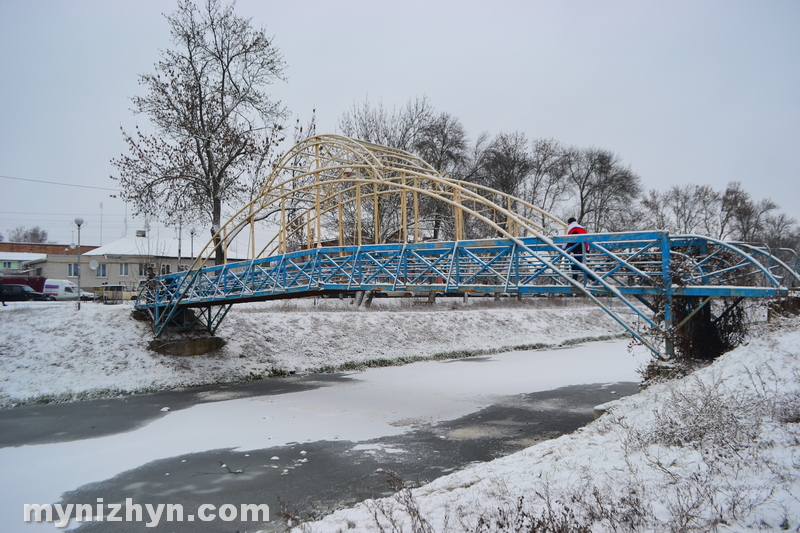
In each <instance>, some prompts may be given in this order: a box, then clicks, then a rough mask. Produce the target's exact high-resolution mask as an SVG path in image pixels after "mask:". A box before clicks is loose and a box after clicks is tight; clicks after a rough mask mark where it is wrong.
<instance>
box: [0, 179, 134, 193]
mask: <svg viewBox="0 0 800 533" xmlns="http://www.w3.org/2000/svg"><path fill="white" fill-rule="evenodd" d="M0 178H5V179H7V180H17V181H29V182H32V183H47V184H48V185H63V186H64V187H79V188H81V189H98V190H101V191H114V192H121V191H122V189H110V188H108V187H93V186H92V185H76V184H74V183H59V182H57V181H45V180H32V179H29V178H17V177H14V176H2V175H0Z"/></svg>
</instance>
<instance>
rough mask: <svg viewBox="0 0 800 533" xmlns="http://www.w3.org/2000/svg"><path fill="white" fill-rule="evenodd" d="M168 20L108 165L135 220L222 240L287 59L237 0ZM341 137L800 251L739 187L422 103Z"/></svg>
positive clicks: (347, 120) (265, 150)
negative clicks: (656, 180) (648, 167)
mask: <svg viewBox="0 0 800 533" xmlns="http://www.w3.org/2000/svg"><path fill="white" fill-rule="evenodd" d="M166 18H167V21H168V22H169V24H170V28H171V34H172V38H173V45H174V47H173V48H172V49H169V50H166V51H162V53H161V60H160V61H159V62H158V63H157V64H156V65H155V72H154V73H153V74H146V75H143V76H141V77H140V81H141V84H142V86H143V87H144V89H145V91H146V92H145V94H144V95H143V96H137V97H134V98H133V107H134V111H135V112H137V113H139V114H142V115H146V116H147V117H148V119H149V120H150V123H151V125H152V129H153V133H145V132H143V131H141V130H139V129H138V128H137V129H136V130H135V131H134V132H125V131H123V137H124V139H125V141H126V142H127V144H128V153H127V154H123V155H121V156H120V157H119V158H117V159H114V160H112V163H113V164H114V165H115V166H116V167H117V169H118V174H117V176H113V178H114V179H116V180H118V181H119V184H120V186H121V188H122V190H123V193H122V197H123V199H125V200H127V201H129V202H130V203H131V204H132V205H133V208H134V210H135V212H136V213H137V214H140V215H148V216H151V217H155V218H158V219H161V220H162V221H164V222H165V223H167V224H170V223H171V224H174V225H176V226H177V225H178V224H181V223H182V224H189V223H191V224H203V225H207V226H210V227H211V232H212V234H213V233H214V232H215V231H216V230H217V229H218V228H219V227H220V224H221V222H222V220H223V218H225V217H226V208H228V212H229V211H230V208H231V207H234V206H240V205H242V204H243V203H245V202H246V201H248V200H249V199H251V198H252V197H253V194H254V193H255V191H258V190H260V189H261V187H262V185H263V183H264V181H265V180H266V178H267V177H268V176H269V173H270V171H271V170H272V167H273V164H274V161H275V159H276V157H275V156H276V154H277V150H276V148H277V147H278V146H279V145H280V144H281V143H282V141H283V140H284V139H283V129H284V128H283V124H284V122H285V119H286V117H287V111H286V110H285V108H284V107H283V106H282V105H281V104H280V103H279V102H275V101H273V100H272V99H271V98H270V96H269V94H268V91H267V88H268V86H269V85H270V84H272V83H274V82H276V81H280V80H283V79H284V77H283V70H284V68H285V64H284V62H283V59H282V57H281V55H280V53H279V51H278V49H277V47H276V46H275V44H274V43H273V41H272V40H271V39H270V38H268V37H267V36H266V33H265V30H264V29H263V28H261V29H259V28H254V27H253V25H252V23H251V21H250V19H246V18H242V17H240V16H238V15H237V14H236V13H235V12H234V6H233V4H231V5H223V4H222V3H221V0H205V1H204V4H203V6H202V7H198V6H196V5H195V4H194V2H192V1H191V0H179V1H178V8H177V10H176V11H175V12H174V13H173V14H171V15H168V16H167V17H166ZM311 126H312V127H308V128H306V129H305V131H303V130H302V129H301V128H297V130H296V135H295V141H299V140H302V138H304V137H307V136H310V135H313V134H314V133H315V131H314V130H315V128H314V127H313V120H312V124H311ZM339 129H340V131H341V133H342V134H343V135H346V136H349V137H353V138H356V139H361V140H364V141H369V142H374V143H377V144H381V145H386V146H390V147H393V148H398V149H402V150H406V151H409V152H412V153H414V154H417V155H419V156H420V157H421V158H423V159H424V160H425V161H427V162H429V163H430V164H431V165H432V166H433V167H434V168H435V169H436V170H438V171H440V172H442V173H445V174H447V175H449V176H451V177H453V178H456V179H460V180H465V181H470V182H474V183H477V184H480V185H484V186H487V187H491V188H493V189H497V190H499V191H501V192H503V193H506V194H510V195H513V196H516V197H519V198H522V199H523V200H525V201H527V202H529V203H531V204H533V205H536V206H538V207H540V208H542V209H544V210H545V211H548V212H550V213H553V214H555V215H558V216H560V217H561V218H567V217H568V216H575V217H577V218H578V219H579V220H580V221H581V222H582V223H583V224H584V225H585V226H586V227H587V229H588V230H589V231H590V232H607V231H623V230H635V229H654V228H659V229H667V230H669V231H672V232H679V233H703V234H710V235H712V236H714V237H718V238H721V239H736V240H748V241H763V242H766V243H768V244H770V245H773V246H775V245H780V246H791V247H797V246H798V244H800V232H799V231H798V228H797V225H796V223H795V221H794V220H792V219H790V218H788V217H787V216H786V215H783V214H780V213H778V212H777V205H776V204H775V202H773V201H771V200H760V201H756V200H754V199H753V198H752V197H751V196H750V195H749V193H747V192H746V191H744V190H743V189H742V187H741V185H740V184H738V183H731V184H730V185H729V186H728V187H727V189H726V190H724V191H716V190H714V189H712V188H711V187H709V186H704V185H688V186H675V187H672V188H671V189H669V190H667V191H656V190H652V191H647V192H645V191H644V190H643V186H642V180H641V178H640V177H639V176H638V175H637V174H636V173H635V172H634V171H633V170H632V169H631V168H630V167H629V166H627V165H625V163H624V162H623V160H622V158H621V157H620V156H619V155H617V154H615V153H614V152H612V151H610V150H606V149H600V148H594V147H590V148H581V147H574V146H565V145H562V144H561V143H559V142H558V141H556V140H553V139H529V138H528V137H527V136H526V135H525V134H524V133H522V132H512V133H499V134H497V135H495V136H490V135H489V134H485V133H484V134H481V135H479V136H478V137H477V138H476V139H474V140H473V139H470V138H469V137H468V135H467V133H466V131H465V129H464V127H463V125H462V124H461V122H460V121H459V120H458V118H456V117H454V116H452V115H450V114H448V113H442V112H437V111H436V110H435V109H434V108H433V106H432V105H431V103H430V102H429V101H428V100H427V99H426V98H416V99H411V100H410V101H409V102H408V103H407V104H406V105H405V106H404V107H402V108H400V109H392V110H389V109H386V108H384V107H383V106H382V105H380V104H378V105H372V104H370V103H369V102H368V101H365V102H364V103H362V104H354V105H353V106H352V107H351V108H350V109H348V110H346V111H345V112H344V113H343V114H342V116H341V118H340V120H339ZM423 209H424V210H425V211H426V212H425V213H423V216H425V217H426V219H427V220H430V221H432V222H431V231H432V233H433V235H432V236H433V237H434V238H439V237H440V235H439V233H440V230H442V226H441V224H440V223H439V221H440V220H442V219H443V218H444V215H445V213H444V212H443V206H441V205H437V204H436V203H434V202H430V203H428V204H426V205H425V206H423ZM440 210H442V212H440ZM376 231H377V229H376ZM221 255H222V253H221V250H220V251H219V253H218V256H217V259H218V260H219V259H221Z"/></svg>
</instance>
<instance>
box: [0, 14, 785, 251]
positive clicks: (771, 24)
mask: <svg viewBox="0 0 800 533" xmlns="http://www.w3.org/2000/svg"><path fill="white" fill-rule="evenodd" d="M175 5H176V4H175V2H174V1H168V0H159V1H156V0H113V1H108V0H69V1H67V0H36V1H30V0H0V73H1V74H0V76H2V78H1V79H2V83H0V176H3V177H2V178H0V187H2V191H3V194H2V204H0V233H2V234H3V235H4V236H7V235H8V230H9V229H11V228H14V227H17V226H26V227H30V226H34V225H39V226H41V227H42V228H43V229H46V230H47V231H48V232H49V234H50V238H51V239H53V240H55V241H58V242H60V243H69V242H70V241H73V240H74V239H75V236H74V228H73V227H72V226H71V224H70V221H71V220H73V219H74V218H75V217H76V216H81V217H83V218H84V219H86V221H87V225H86V226H85V227H84V230H83V231H82V238H81V240H82V243H83V244H94V245H98V244H100V243H101V229H102V242H103V243H108V242H110V241H112V240H114V239H117V238H119V237H121V236H122V233H123V228H124V220H125V213H126V210H125V205H124V204H123V203H122V202H121V201H120V200H118V199H114V198H110V197H109V195H110V194H113V192H112V191H109V190H104V188H114V187H115V182H113V181H112V180H111V179H109V176H110V175H111V174H112V173H114V170H115V169H114V167H112V166H111V164H110V163H109V161H110V159H112V158H114V157H117V156H119V155H120V154H121V153H122V152H123V151H124V150H125V146H124V143H123V141H122V136H121V134H120V127H124V128H126V129H129V130H130V129H132V127H133V126H134V125H135V124H136V123H137V121H138V122H139V123H142V124H144V123H145V122H146V118H145V117H142V116H139V117H136V116H134V115H132V114H131V112H130V97H132V96H134V95H136V94H144V93H143V90H142V88H141V87H140V86H139V85H138V75H139V74H143V73H148V72H152V70H153V64H154V63H155V62H156V61H157V60H158V58H159V55H158V54H159V50H161V49H165V48H168V47H169V46H170V42H169V32H168V27H167V24H166V22H165V20H164V17H163V16H162V13H164V12H172V11H174V9H175ZM237 12H238V13H239V14H240V15H243V16H248V17H252V19H253V22H254V24H255V25H257V26H262V25H263V26H265V27H266V29H267V33H268V34H270V35H273V36H274V37H275V44H276V45H277V46H278V47H279V49H280V50H281V52H282V54H283V56H284V59H285V61H286V63H287V70H286V74H287V76H288V81H287V82H286V83H279V84H277V85H275V86H274V87H273V89H274V90H273V91H272V94H274V95H275V96H276V97H278V98H280V99H281V100H282V101H283V102H284V103H285V104H286V105H287V106H288V108H289V110H290V111H291V112H293V113H294V117H293V118H297V117H299V118H300V119H301V120H302V121H307V120H308V119H309V118H310V116H311V110H312V109H314V108H316V110H317V121H318V132H319V133H336V132H337V131H336V126H337V122H338V119H339V117H340V116H341V115H342V113H343V112H344V111H345V110H347V109H348V108H349V107H350V106H352V105H353V103H355V102H358V103H361V102H363V101H364V100H365V99H369V101H370V102H372V103H373V104H377V103H378V102H381V103H383V105H384V106H387V107H389V108H392V107H394V106H397V107H400V106H402V105H404V104H405V103H406V102H407V101H408V100H409V99H410V98H415V97H422V96H427V97H428V98H429V100H430V103H431V104H432V105H433V107H434V108H435V109H436V110H437V111H441V112H447V113H450V114H451V115H453V116H455V117H457V118H459V119H460V120H461V121H462V123H463V124H464V126H465V128H466V129H467V132H468V134H469V135H470V136H471V138H473V139H474V138H475V137H477V136H478V135H479V134H480V133H482V132H488V133H489V134H491V135H494V134H497V133H500V132H514V131H520V132H523V133H525V134H526V135H527V136H528V138H529V139H534V138H543V137H547V138H554V139H556V140H558V141H560V142H562V143H564V144H567V145H575V146H579V147H590V146H593V147H598V148H604V149H608V150H611V151H613V152H615V153H617V154H618V155H619V156H620V157H621V158H622V159H623V161H624V162H625V163H626V164H629V165H630V166H631V168H632V169H633V170H634V171H635V172H636V173H638V174H639V175H640V176H641V178H642V181H643V184H644V186H645V188H646V189H659V190H666V189H667V188H669V187H670V186H672V185H683V184H687V183H696V184H709V185H711V186H713V187H714V188H716V189H719V190H721V189H724V188H725V186H726V185H727V183H728V182H731V181H741V182H742V184H743V186H744V188H745V190H747V191H749V192H750V193H751V194H752V195H753V197H754V199H756V200H759V199H761V198H765V197H770V198H772V199H774V200H775V201H777V202H778V203H779V204H780V206H781V210H782V211H784V212H786V213H787V214H789V215H790V216H792V217H795V218H797V219H800V31H798V28H800V2H798V1H797V0H758V1H756V0H752V1H739V0H713V1H704V0H670V1H669V2H652V1H643V0H635V1H633V0H632V1H617V0H609V1H597V0H591V1H589V0H586V1H582V0H574V1H562V0H558V1H556V0H553V1H533V0H525V1H504V0H493V1H489V0H484V1H473V0H461V1H439V0H420V1H417V0H404V1H402V2H397V1H393V2H389V1H386V2H384V1H378V0H370V1H366V0H364V1H355V0H338V1H332V0H325V1H323V0H318V1H302V0H293V1H287V0H280V1H271V0H269V1H267V0H239V2H237ZM292 121H293V119H292ZM10 178H17V179H10ZM23 180H26V181H23ZM33 180H38V181H33ZM39 181H49V182H59V183H68V184H74V185H82V186H84V187H83V188H80V187H67V186H61V185H49V184H45V183H40V182H39ZM90 187H93V188H90ZM101 202H102V204H103V208H102V224H101V209H100V203H101ZM128 219H129V221H128V232H129V234H130V233H132V232H133V231H134V230H135V229H138V228H140V227H141V226H142V222H141V221H133V220H132V219H130V216H129V217H128ZM163 231H164V232H165V234H167V233H170V234H171V233H174V232H173V231H172V230H163Z"/></svg>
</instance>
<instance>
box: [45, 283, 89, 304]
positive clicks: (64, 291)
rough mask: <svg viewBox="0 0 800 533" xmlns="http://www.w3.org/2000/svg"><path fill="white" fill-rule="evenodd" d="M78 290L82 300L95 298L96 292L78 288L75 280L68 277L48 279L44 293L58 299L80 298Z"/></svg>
mask: <svg viewBox="0 0 800 533" xmlns="http://www.w3.org/2000/svg"><path fill="white" fill-rule="evenodd" d="M78 291H80V294H81V300H93V299H94V294H92V293H90V292H86V291H84V290H82V289H78V286H77V285H75V284H74V283H73V282H71V281H69V280H66V279H49V278H48V279H47V281H45V283H44V290H43V291H42V292H43V293H45V294H47V295H48V296H52V297H53V298H55V299H56V300H76V299H77V298H78Z"/></svg>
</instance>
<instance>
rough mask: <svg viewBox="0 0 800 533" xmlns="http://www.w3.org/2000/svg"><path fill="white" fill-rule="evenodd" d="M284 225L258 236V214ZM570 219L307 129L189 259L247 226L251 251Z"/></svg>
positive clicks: (518, 232)
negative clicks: (263, 182)
mask: <svg viewBox="0 0 800 533" xmlns="http://www.w3.org/2000/svg"><path fill="white" fill-rule="evenodd" d="M264 221H270V222H272V223H274V224H275V225H276V227H277V228H278V231H277V233H276V234H275V236H274V237H273V238H271V239H270V240H269V242H267V243H266V244H263V243H262V244H258V245H257V244H256V232H255V229H256V227H257V225H258V224H260V223H263V222H264ZM565 228H566V224H565V223H564V222H563V221H562V220H560V219H558V218H556V217H554V216H552V215H550V214H549V213H547V212H545V211H543V210H542V209H539V208H538V207H536V206H534V205H531V204H530V203H528V202H526V201H524V200H521V199H519V198H516V197H513V196H511V195H508V194H506V193H503V192H500V191H497V190H494V189H490V188H488V187H483V186H481V185H477V184H475V183H470V182H465V181H459V180H455V179H451V178H449V177H448V176H445V175H442V174H441V173H439V172H437V171H436V170H435V169H434V168H433V167H431V166H430V165H429V164H428V163H426V162H425V161H423V160H422V159H420V158H419V157H417V156H415V155H413V154H410V153H408V152H405V151H402V150H397V149H394V148H389V147H386V146H380V145H377V144H373V143H368V142H364V141H358V140H355V139H351V138H348V137H342V136H338V135H318V136H315V137H310V138H308V139H306V140H304V141H302V142H300V143H298V144H297V145H295V146H294V147H293V148H292V149H291V150H289V151H288V152H287V153H286V154H285V155H284V156H283V158H282V159H281V160H280V161H279V162H278V164H277V165H276V166H275V169H274V170H273V172H272V173H271V175H270V176H269V178H268V180H267V182H266V185H265V186H264V187H263V189H262V190H261V191H260V193H259V194H258V196H257V197H256V198H254V199H253V200H252V201H251V202H250V203H248V204H247V205H245V206H244V207H242V208H241V209H240V210H239V211H238V212H237V213H236V214H235V215H233V217H231V218H230V220H228V221H227V222H226V223H225V224H224V225H223V226H222V227H221V228H220V229H219V230H218V231H217V232H216V234H215V235H214V236H213V237H212V239H211V240H210V241H209V242H208V244H206V246H205V248H204V249H203V250H202V251H201V252H200V254H199V255H198V258H197V259H196V260H195V263H194V264H193V265H192V269H195V268H200V267H202V266H204V265H205V264H206V263H207V262H208V261H209V259H211V258H212V257H213V256H214V255H215V254H216V250H217V249H218V248H220V247H221V248H222V249H223V251H224V257H225V261H226V262H227V261H228V259H227V258H228V248H229V247H230V246H231V244H232V243H233V240H234V238H237V237H238V236H239V235H241V234H242V232H244V231H245V230H248V232H247V233H246V235H247V237H248V238H247V254H246V255H247V257H242V254H241V252H239V253H238V254H237V255H238V257H236V260H242V259H257V258H260V257H269V256H272V255H280V254H285V253H288V252H292V251H296V250H301V249H309V248H314V247H322V246H346V245H358V246H360V245H366V244H385V243H413V242H422V241H426V240H432V239H434V240H447V241H454V240H456V241H457V240H464V239H473V240H474V239H481V238H496V237H525V236H543V235H552V234H554V233H563V231H564V229H565Z"/></svg>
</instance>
